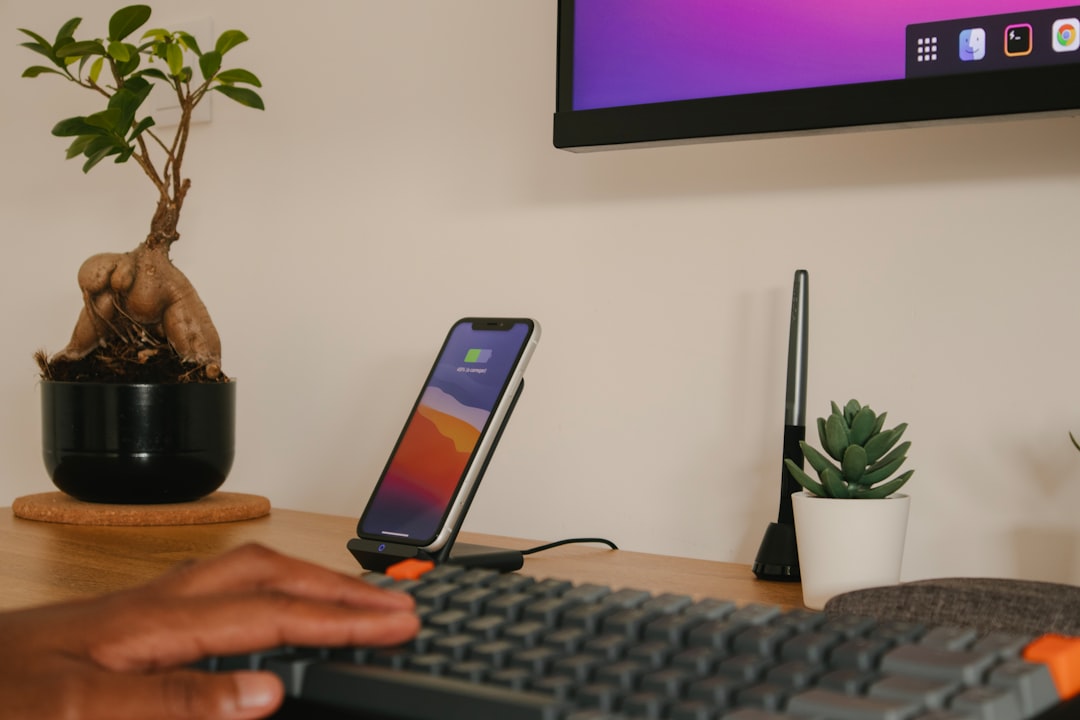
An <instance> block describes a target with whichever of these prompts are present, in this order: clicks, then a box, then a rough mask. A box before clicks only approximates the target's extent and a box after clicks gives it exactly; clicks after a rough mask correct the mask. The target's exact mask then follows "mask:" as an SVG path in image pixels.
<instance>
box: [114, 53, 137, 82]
mask: <svg viewBox="0 0 1080 720" xmlns="http://www.w3.org/2000/svg"><path fill="white" fill-rule="evenodd" d="M141 62H142V56H141V55H139V53H132V55H131V58H130V59H128V61H127V62H117V63H116V72H117V73H118V74H119V75H120V77H127V76H128V75H130V74H131V73H133V72H135V70H136V69H138V67H139V65H140V63H141Z"/></svg>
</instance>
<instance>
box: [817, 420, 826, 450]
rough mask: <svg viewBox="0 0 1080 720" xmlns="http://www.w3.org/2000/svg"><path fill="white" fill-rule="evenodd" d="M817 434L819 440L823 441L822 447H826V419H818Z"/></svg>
mask: <svg viewBox="0 0 1080 720" xmlns="http://www.w3.org/2000/svg"><path fill="white" fill-rule="evenodd" d="M817 433H818V439H819V440H820V441H821V447H825V418H820V417H819V418H818V419H817Z"/></svg>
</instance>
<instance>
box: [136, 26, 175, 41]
mask: <svg viewBox="0 0 1080 720" xmlns="http://www.w3.org/2000/svg"><path fill="white" fill-rule="evenodd" d="M170 37H172V33H170V32H169V31H168V30H166V29H164V28H154V29H152V30H147V31H146V32H144V33H143V34H142V38H140V39H142V40H145V39H146V38H153V39H154V40H157V41H158V42H165V41H166V40H168V39H169V38H170Z"/></svg>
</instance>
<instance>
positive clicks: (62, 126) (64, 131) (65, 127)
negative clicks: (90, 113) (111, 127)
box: [52, 117, 105, 137]
mask: <svg viewBox="0 0 1080 720" xmlns="http://www.w3.org/2000/svg"><path fill="white" fill-rule="evenodd" d="M52 134H53V135H56V136H57V137H76V136H78V135H104V134H105V132H104V131H103V130H102V129H101V128H99V127H95V126H93V125H91V124H90V123H88V122H87V121H86V118H84V117H73V118H68V119H66V120H61V121H60V122H58V123H56V125H54V126H53V129H52Z"/></svg>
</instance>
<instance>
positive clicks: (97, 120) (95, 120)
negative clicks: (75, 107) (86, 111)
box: [85, 107, 126, 132]
mask: <svg viewBox="0 0 1080 720" xmlns="http://www.w3.org/2000/svg"><path fill="white" fill-rule="evenodd" d="M122 118H123V112H122V111H121V110H120V108H115V107H111V108H108V109H107V110H102V111H101V112H96V113H94V114H93V115H87V116H86V118H85V119H86V122H87V124H88V125H92V126H93V127H96V128H101V129H102V130H109V131H111V132H116V131H118V130H119V129H121V128H118V127H117V126H118V125H119V123H120V121H121V119H122ZM123 129H125V130H126V128H123Z"/></svg>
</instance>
